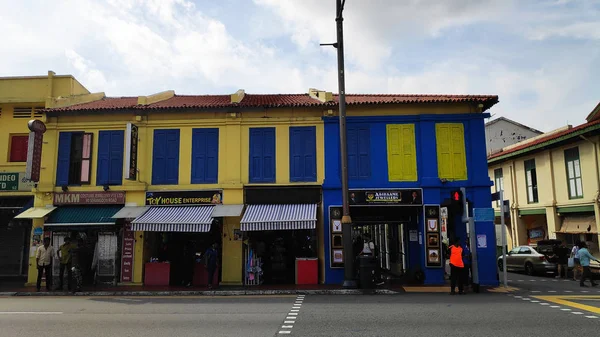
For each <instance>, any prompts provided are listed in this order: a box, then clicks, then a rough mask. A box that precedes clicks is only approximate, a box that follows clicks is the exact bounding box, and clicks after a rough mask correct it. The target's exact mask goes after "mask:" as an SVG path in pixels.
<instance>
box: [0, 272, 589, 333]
mask: <svg viewBox="0 0 600 337" xmlns="http://www.w3.org/2000/svg"><path fill="white" fill-rule="evenodd" d="M557 283H558V282H557ZM565 283H566V282H565ZM578 295H580V296H583V295H581V294H578ZM543 296H548V295H547V294H538V295H535V294H532V293H531V292H530V291H528V290H523V291H518V292H517V293H514V294H505V293H493V294H490V293H481V294H467V295H465V296H458V295H457V296H450V295H448V294H445V293H438V294H416V293H410V294H409V293H407V294H401V295H374V296H368V295H364V296H344V295H333V296H323V295H313V296H310V295H307V296H268V297H262V296H247V297H233V296H232V297H110V298H109V297H93V298H86V297H9V298H0V336H3V337H12V336H90V337H95V336H136V337H139V336H144V337H154V336H161V337H162V336H283V335H294V336H361V337H364V336H400V335H401V336H447V335H453V336H461V337H466V336H477V337H481V336H486V337H496V336H498V337H500V336H502V337H506V336H527V337H535V336H543V337H548V336H555V335H558V334H560V335H566V334H568V335H575V336H578V335H587V336H595V335H597V333H598V331H599V330H600V318H599V317H600V314H599V313H595V312H594V311H593V309H592V310H584V309H581V308H578V307H577V306H578V305H582V304H581V303H584V304H583V305H585V303H588V304H589V303H590V302H594V301H593V300H589V299H588V301H587V302H586V300H581V299H578V300H573V301H572V302H569V301H567V303H566V304H565V303H563V304H560V303H557V301H558V302H560V301H561V300H560V299H549V300H546V299H541V298H538V297H543ZM585 296H593V295H587V294H586V295H585ZM551 297H557V296H555V295H552V296H551ZM598 297H600V296H598ZM563 309H566V310H563ZM598 310H599V312H600V309H598Z"/></svg>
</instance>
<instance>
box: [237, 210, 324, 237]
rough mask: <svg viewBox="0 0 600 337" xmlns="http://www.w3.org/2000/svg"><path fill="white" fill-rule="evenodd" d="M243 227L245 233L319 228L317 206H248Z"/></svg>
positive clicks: (243, 218) (242, 222) (242, 223)
mask: <svg viewBox="0 0 600 337" xmlns="http://www.w3.org/2000/svg"><path fill="white" fill-rule="evenodd" d="M241 227H242V228H241V229H242V231H245V232H247V231H269V230H294V229H314V228H316V227H317V205H316V204H291V205H248V207H246V212H245V213H244V216H243V217H242V221H241Z"/></svg>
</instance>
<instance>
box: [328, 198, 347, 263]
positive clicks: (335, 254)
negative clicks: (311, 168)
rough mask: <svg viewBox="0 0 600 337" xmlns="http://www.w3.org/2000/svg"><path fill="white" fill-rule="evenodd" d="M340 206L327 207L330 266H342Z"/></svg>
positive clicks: (342, 237)
mask: <svg viewBox="0 0 600 337" xmlns="http://www.w3.org/2000/svg"><path fill="white" fill-rule="evenodd" d="M342 226H343V225H342V207H340V206H331V207H329V240H330V245H329V254H330V259H329V264H330V267H331V268H344V249H343V247H344V236H343V233H342V231H343V228H342Z"/></svg>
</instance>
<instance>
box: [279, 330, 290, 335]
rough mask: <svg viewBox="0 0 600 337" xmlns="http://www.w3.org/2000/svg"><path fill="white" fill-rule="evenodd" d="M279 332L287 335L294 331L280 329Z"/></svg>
mask: <svg viewBox="0 0 600 337" xmlns="http://www.w3.org/2000/svg"><path fill="white" fill-rule="evenodd" d="M279 333H280V334H282V335H287V334H290V333H292V332H291V331H289V330H282V331H279Z"/></svg>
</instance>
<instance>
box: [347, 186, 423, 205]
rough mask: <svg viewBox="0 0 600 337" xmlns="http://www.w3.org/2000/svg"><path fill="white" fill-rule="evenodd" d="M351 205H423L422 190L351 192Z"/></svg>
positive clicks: (349, 194) (349, 197) (349, 196)
mask: <svg viewBox="0 0 600 337" xmlns="http://www.w3.org/2000/svg"><path fill="white" fill-rule="evenodd" d="M348 199H349V203H350V205H379V206H380V205H415V206H420V205H422V204H423V190H421V189H414V188H413V189H393V190H350V191H349V192H348Z"/></svg>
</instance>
